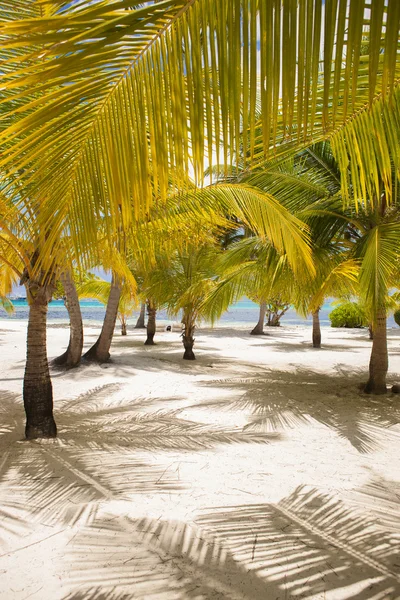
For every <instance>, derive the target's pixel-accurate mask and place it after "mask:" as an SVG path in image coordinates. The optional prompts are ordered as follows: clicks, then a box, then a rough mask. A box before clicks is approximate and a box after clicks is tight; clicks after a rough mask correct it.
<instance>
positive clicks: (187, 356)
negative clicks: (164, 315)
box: [182, 315, 196, 360]
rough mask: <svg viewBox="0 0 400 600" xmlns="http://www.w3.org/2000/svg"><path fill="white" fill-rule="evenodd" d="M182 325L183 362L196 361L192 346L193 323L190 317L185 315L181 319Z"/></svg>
mask: <svg viewBox="0 0 400 600" xmlns="http://www.w3.org/2000/svg"><path fill="white" fill-rule="evenodd" d="M182 323H183V324H184V330H183V332H182V342H183V347H184V348H185V353H184V355H183V358H184V360H196V357H195V355H194V352H193V346H194V337H193V335H194V330H195V328H196V327H195V324H194V323H193V321H192V319H191V318H190V315H185V316H184V317H183V319H182Z"/></svg>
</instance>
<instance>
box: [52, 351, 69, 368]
mask: <svg viewBox="0 0 400 600" xmlns="http://www.w3.org/2000/svg"><path fill="white" fill-rule="evenodd" d="M67 356H68V352H64V354H61V355H60V356H57V357H56V358H53V360H52V361H51V363H50V364H51V365H52V366H54V367H65V365H66V364H67Z"/></svg>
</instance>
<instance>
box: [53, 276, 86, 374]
mask: <svg viewBox="0 0 400 600" xmlns="http://www.w3.org/2000/svg"><path fill="white" fill-rule="evenodd" d="M60 279H61V283H62V284H63V287H64V291H65V306H66V308H67V310H68V315H69V326H70V335H69V344H68V348H67V351H66V352H64V354H61V356H58V357H57V358H55V359H54V360H53V364H54V365H61V366H65V367H66V368H67V369H72V368H74V367H77V366H78V365H79V363H80V360H81V356H82V348H83V324H82V314H81V307H80V305H79V298H78V294H77V291H76V287H75V283H74V281H73V279H72V277H71V273H70V272H69V271H66V272H65V273H62V274H61V276H60Z"/></svg>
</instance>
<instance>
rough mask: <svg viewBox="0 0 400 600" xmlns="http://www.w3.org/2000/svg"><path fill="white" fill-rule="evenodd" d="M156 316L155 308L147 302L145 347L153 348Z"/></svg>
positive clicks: (151, 303) (150, 302)
mask: <svg viewBox="0 0 400 600" xmlns="http://www.w3.org/2000/svg"><path fill="white" fill-rule="evenodd" d="M156 314H157V308H156V306H155V304H153V302H152V301H151V300H148V301H147V339H146V341H145V343H144V345H145V346H154V336H155V333H156Z"/></svg>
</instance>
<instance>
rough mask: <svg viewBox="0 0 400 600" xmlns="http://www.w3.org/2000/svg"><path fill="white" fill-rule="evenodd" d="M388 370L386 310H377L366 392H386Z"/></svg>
mask: <svg viewBox="0 0 400 600" xmlns="http://www.w3.org/2000/svg"><path fill="white" fill-rule="evenodd" d="M387 371H388V349H387V337H386V310H385V309H384V308H381V309H379V310H378V313H377V316H376V321H375V322H374V337H373V340H372V351H371V358H370V361H369V379H368V383H367V385H366V386H365V392H367V394H377V395H378V394H386V392H387V388H386V374H387Z"/></svg>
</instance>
